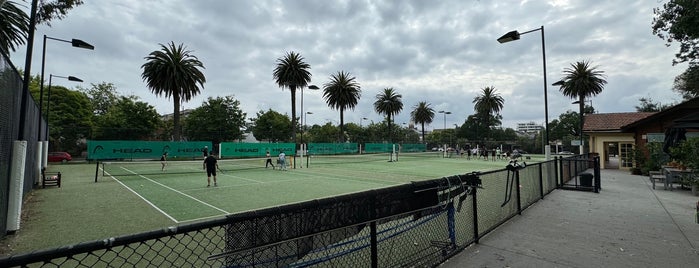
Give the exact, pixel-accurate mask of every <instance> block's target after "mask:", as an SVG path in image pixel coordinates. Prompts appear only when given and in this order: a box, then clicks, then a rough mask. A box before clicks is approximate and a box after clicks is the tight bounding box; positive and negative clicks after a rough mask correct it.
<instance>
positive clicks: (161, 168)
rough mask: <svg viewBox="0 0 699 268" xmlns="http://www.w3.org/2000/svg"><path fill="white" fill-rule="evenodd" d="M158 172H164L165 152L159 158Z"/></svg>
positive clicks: (165, 163)
mask: <svg viewBox="0 0 699 268" xmlns="http://www.w3.org/2000/svg"><path fill="white" fill-rule="evenodd" d="M160 165H161V166H162V167H160V171H165V165H167V152H164V153H163V155H162V156H161V157H160Z"/></svg>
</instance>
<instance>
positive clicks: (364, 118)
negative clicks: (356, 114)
mask: <svg viewBox="0 0 699 268" xmlns="http://www.w3.org/2000/svg"><path fill="white" fill-rule="evenodd" d="M362 120H369V118H366V117H362V118H360V119H359V127H360V128H361V127H362Z"/></svg>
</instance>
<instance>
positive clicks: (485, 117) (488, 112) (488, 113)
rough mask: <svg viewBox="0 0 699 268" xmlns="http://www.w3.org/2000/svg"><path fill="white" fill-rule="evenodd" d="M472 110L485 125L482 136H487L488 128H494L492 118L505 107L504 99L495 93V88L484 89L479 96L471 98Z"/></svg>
mask: <svg viewBox="0 0 699 268" xmlns="http://www.w3.org/2000/svg"><path fill="white" fill-rule="evenodd" d="M473 103H474V110H475V111H476V114H477V115H478V118H480V120H482V122H480V123H482V124H485V127H486V128H485V130H486V132H484V133H482V135H485V136H486V137H487V136H488V133H489V131H490V127H491V126H494V125H493V121H492V120H491V118H492V117H493V116H496V115H499V114H500V111H502V108H503V107H504V105H505V99H503V98H502V96H500V94H498V93H497V89H495V87H493V86H490V87H484V88H483V89H482V91H481V94H480V95H478V96H476V97H474V98H473Z"/></svg>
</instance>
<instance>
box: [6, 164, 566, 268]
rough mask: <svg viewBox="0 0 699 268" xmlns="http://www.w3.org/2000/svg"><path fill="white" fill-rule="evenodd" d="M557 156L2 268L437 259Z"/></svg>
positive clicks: (16, 260)
mask: <svg viewBox="0 0 699 268" xmlns="http://www.w3.org/2000/svg"><path fill="white" fill-rule="evenodd" d="M563 162H566V161H564V160H563V159H556V160H552V161H547V162H542V163H537V164H533V165H529V166H526V167H518V168H514V167H512V166H510V165H508V167H507V168H505V169H502V170H497V171H492V172H484V173H469V174H463V175H457V176H451V177H445V178H440V179H434V180H429V181H420V182H414V183H411V184H404V185H399V186H394V187H389V188H382V189H378V190H371V191H366V192H361V193H354V194H349V195H343V196H337V197H332V198H325V199H319V200H313V201H308V202H303V203H298V204H292V205H286V206H281V207H276V208H268V209H262V210H257V211H252V212H246V213H241V214H233V215H229V216H226V217H222V218H218V219H214V220H209V221H206V222H199V223H192V224H187V225H181V226H177V227H170V228H166V229H162V230H156V231H151V232H147V233H140V234H134V235H129V236H121V237H115V238H110V239H106V240H103V241H93V242H88V243H83V244H77V245H71V246H67V247H62V248H56V249H50V250H44V251H39V252H33V253H29V254H24V255H17V256H11V257H8V258H4V259H0V266H2V267H12V266H22V267H107V266H108V267H134V266H135V267H182V266H188V267H368V266H371V267H404V266H415V267H429V266H436V265H438V264H440V263H442V262H444V261H445V260H446V259H448V258H449V257H451V256H453V255H454V254H457V253H458V252H460V251H461V250H463V249H464V248H466V247H467V246H468V245H470V244H472V243H477V242H478V240H479V238H480V237H482V236H483V235H485V234H487V233H489V232H490V231H492V230H494V229H495V228H496V227H497V226H499V225H501V224H502V223H504V222H506V221H507V220H508V219H510V218H512V217H514V216H516V215H517V214H521V212H522V210H524V209H526V207H528V206H530V205H532V204H534V203H535V202H536V201H538V200H540V199H542V198H544V196H545V195H546V194H548V193H550V192H552V191H553V190H554V189H556V188H557V187H558V186H559V185H560V184H559V183H558V182H559V181H562V180H559V179H560V178H558V175H559V174H562V171H560V169H559V168H560V167H564V168H567V167H566V165H565V163H563ZM568 162H570V163H576V162H573V161H572V160H570V161H568ZM559 171H560V172H559ZM566 174H568V173H566Z"/></svg>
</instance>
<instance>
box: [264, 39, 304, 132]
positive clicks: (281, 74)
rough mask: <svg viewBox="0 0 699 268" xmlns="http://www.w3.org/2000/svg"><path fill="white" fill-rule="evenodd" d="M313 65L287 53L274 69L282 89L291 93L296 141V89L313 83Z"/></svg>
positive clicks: (293, 130) (293, 128)
mask: <svg viewBox="0 0 699 268" xmlns="http://www.w3.org/2000/svg"><path fill="white" fill-rule="evenodd" d="M309 69H311V65H308V63H305V62H304V61H303V57H301V55H300V54H299V53H296V52H293V51H292V52H287V53H286V55H285V56H284V57H283V58H278V59H277V67H276V68H274V72H273V75H274V80H275V82H276V83H277V85H279V87H280V88H282V89H284V88H285V87H288V88H289V91H291V134H292V135H293V137H294V139H296V89H297V88H303V87H305V86H307V85H308V83H310V82H311V72H309V71H308V70H309Z"/></svg>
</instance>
